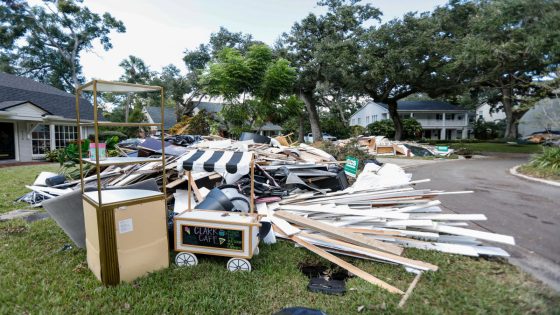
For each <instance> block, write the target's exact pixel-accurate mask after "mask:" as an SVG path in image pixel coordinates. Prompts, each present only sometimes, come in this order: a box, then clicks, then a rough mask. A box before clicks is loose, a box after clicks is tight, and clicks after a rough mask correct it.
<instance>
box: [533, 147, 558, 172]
mask: <svg viewBox="0 0 560 315" xmlns="http://www.w3.org/2000/svg"><path fill="white" fill-rule="evenodd" d="M529 165H530V166H532V167H534V168H537V169H542V170H549V171H551V172H554V173H556V174H559V175H560V148H544V150H543V153H541V154H537V155H535V156H534V157H533V158H532V159H531V162H530V163H529Z"/></svg>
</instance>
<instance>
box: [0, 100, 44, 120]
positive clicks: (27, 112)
mask: <svg viewBox="0 0 560 315" xmlns="http://www.w3.org/2000/svg"><path fill="white" fill-rule="evenodd" d="M6 111H7V112H10V113H13V114H15V115H18V116H25V117H41V116H42V115H43V114H46V112H45V111H44V110H42V109H40V108H38V107H37V106H35V105H33V104H29V103H25V104H21V105H18V106H14V107H11V108H8V109H6Z"/></svg>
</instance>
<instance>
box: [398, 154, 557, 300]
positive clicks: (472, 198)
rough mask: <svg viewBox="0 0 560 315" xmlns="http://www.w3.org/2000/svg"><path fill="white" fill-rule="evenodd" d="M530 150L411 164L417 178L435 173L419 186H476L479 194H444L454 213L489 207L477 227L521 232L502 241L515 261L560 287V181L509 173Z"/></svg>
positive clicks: (474, 225)
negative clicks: (512, 239) (545, 181)
mask: <svg viewBox="0 0 560 315" xmlns="http://www.w3.org/2000/svg"><path fill="white" fill-rule="evenodd" d="M527 160H528V156H496V157H490V158H484V159H472V160H459V161H449V162H441V163H431V164H424V165H418V166H413V167H409V168H407V171H408V172H411V173H412V174H413V179H414V180H416V179H424V178H430V179H431V182H428V183H424V184H421V185H418V187H419V188H431V189H441V190H447V191H452V190H473V191H474V194H465V195H446V196H441V197H440V198H439V199H440V200H441V202H442V206H443V208H444V210H447V211H450V212H453V213H483V214H485V215H486V216H487V217H488V220H487V221H477V222H476V223H474V222H473V223H472V224H471V227H472V228H477V229H481V230H486V231H490V232H494V233H500V234H507V235H512V236H514V237H515V240H516V244H517V246H507V245H503V244H496V245H498V246H500V247H502V248H504V249H506V250H507V251H508V252H509V253H510V254H511V256H512V257H511V259H510V261H511V262H512V263H513V264H515V265H517V266H519V267H520V268H522V269H523V270H525V271H527V272H529V273H531V274H532V275H533V276H535V277H536V278H538V279H540V280H541V281H543V282H545V283H547V284H549V285H550V286H551V287H553V288H555V289H556V290H558V291H560V187H555V186H550V185H546V184H541V183H537V182H532V181H528V180H525V179H522V178H519V177H516V176H513V175H511V174H510V173H509V169H510V168H511V167H513V166H515V165H519V164H522V163H525V162H526V161H527Z"/></svg>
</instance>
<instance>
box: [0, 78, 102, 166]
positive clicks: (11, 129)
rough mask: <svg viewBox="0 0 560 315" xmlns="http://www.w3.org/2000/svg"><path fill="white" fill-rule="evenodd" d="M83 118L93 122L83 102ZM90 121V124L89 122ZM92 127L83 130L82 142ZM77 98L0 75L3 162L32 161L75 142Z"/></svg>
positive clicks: (1, 160) (0, 158)
mask: <svg viewBox="0 0 560 315" xmlns="http://www.w3.org/2000/svg"><path fill="white" fill-rule="evenodd" d="M80 117H81V118H82V121H84V122H88V121H91V119H93V106H91V104H90V103H89V102H88V101H87V100H85V99H81V101H80ZM88 118H89V120H88ZM92 129H93V127H85V126H83V127H82V138H86V137H87V136H88V135H89V134H91V133H92V131H93V130H92ZM77 134H78V129H77V127H76V98H75V96H74V95H72V94H69V93H66V92H64V91H62V90H59V89H57V88H54V87H52V86H49V85H47V84H42V83H39V82H36V81H33V80H31V79H28V78H24V77H19V76H15V75H11V74H7V73H2V72H0V162H2V163H5V162H12V161H20V162H26V161H32V160H37V159H42V158H44V155H45V153H46V152H47V151H50V150H55V149H58V148H63V147H65V146H66V145H67V144H68V143H69V142H71V141H74V140H76V138H77Z"/></svg>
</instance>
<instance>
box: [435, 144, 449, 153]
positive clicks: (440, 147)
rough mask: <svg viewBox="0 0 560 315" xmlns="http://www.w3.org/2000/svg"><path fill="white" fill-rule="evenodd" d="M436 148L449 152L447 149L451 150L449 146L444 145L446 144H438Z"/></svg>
mask: <svg viewBox="0 0 560 315" xmlns="http://www.w3.org/2000/svg"><path fill="white" fill-rule="evenodd" d="M436 150H438V151H440V152H447V151H449V147H448V146H444V145H438V146H436Z"/></svg>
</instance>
